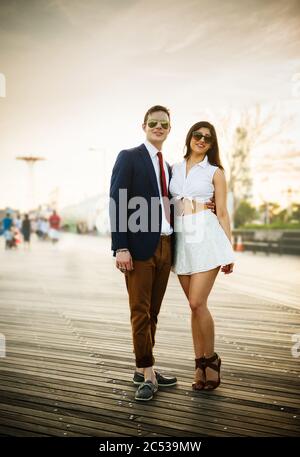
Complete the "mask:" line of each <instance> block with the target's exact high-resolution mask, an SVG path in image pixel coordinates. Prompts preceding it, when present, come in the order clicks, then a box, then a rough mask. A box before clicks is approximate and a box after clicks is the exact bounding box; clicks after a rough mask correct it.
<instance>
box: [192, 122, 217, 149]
mask: <svg viewBox="0 0 300 457" xmlns="http://www.w3.org/2000/svg"><path fill="white" fill-rule="evenodd" d="M212 139H213V138H212V136H211V133H210V130H209V129H208V128H207V127H200V129H198V130H194V132H193V134H192V138H191V142H190V148H191V152H192V154H196V155H200V154H201V155H203V154H204V155H205V154H206V153H207V151H208V150H209V149H210V147H211V143H212Z"/></svg>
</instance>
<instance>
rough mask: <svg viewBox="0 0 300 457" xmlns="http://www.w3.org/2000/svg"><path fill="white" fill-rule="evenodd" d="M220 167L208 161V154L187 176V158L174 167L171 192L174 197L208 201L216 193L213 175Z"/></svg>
mask: <svg viewBox="0 0 300 457" xmlns="http://www.w3.org/2000/svg"><path fill="white" fill-rule="evenodd" d="M217 169H218V167H216V166H215V165H211V164H210V163H209V162H208V159H207V156H205V158H204V159H203V160H202V162H199V163H197V164H196V165H194V166H193V167H192V168H191V169H190V171H189V173H188V175H187V176H186V160H183V161H182V162H180V163H176V164H175V165H174V166H173V168H172V179H171V182H170V192H171V195H172V197H175V198H178V199H181V198H186V199H188V200H196V201H198V202H203V203H205V202H208V201H209V200H210V199H211V198H212V196H213V194H214V190H215V188H214V185H213V176H214V173H215V172H216V170H217Z"/></svg>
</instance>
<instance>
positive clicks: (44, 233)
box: [41, 217, 49, 240]
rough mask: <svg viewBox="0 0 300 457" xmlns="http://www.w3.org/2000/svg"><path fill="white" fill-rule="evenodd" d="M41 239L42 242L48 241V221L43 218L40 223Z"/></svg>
mask: <svg viewBox="0 0 300 457" xmlns="http://www.w3.org/2000/svg"><path fill="white" fill-rule="evenodd" d="M41 234H42V235H41V238H42V240H47V239H48V235H49V222H48V220H47V219H46V217H44V218H43V219H42V222H41Z"/></svg>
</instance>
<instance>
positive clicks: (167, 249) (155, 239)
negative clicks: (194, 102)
mask: <svg viewBox="0 0 300 457" xmlns="http://www.w3.org/2000/svg"><path fill="white" fill-rule="evenodd" d="M142 127H143V130H144V132H145V134H146V140H145V142H144V143H143V144H141V145H140V146H138V147H136V148H132V149H127V150H123V151H121V152H120V153H119V155H118V157H117V160H116V163H115V165H114V168H113V171H112V178H111V188H110V219H111V236H112V250H113V251H114V255H115V256H116V267H117V268H118V269H119V270H120V271H121V272H123V273H124V274H125V280H126V286H127V291H128V295H129V306H130V319H131V326H132V336H133V346H134V353H135V359H136V370H135V373H134V376H133V382H134V384H136V385H139V387H138V389H137V391H136V393H135V399H136V400H141V401H147V400H151V399H152V398H153V395H154V394H155V393H156V392H157V390H158V386H159V387H161V386H164V387H167V386H173V385H175V384H176V383H177V379H176V378H175V377H165V376H162V375H161V374H160V373H158V372H157V371H154V368H153V365H154V361H155V360H154V357H153V347H154V344H155V333H156V326H157V318H158V314H159V311H160V307H161V303H162V300H163V296H164V293H165V290H166V286H167V282H168V278H169V274H170V269H171V263H172V238H173V237H172V233H173V229H172V225H171V212H170V202H169V198H168V186H169V181H170V178H171V168H170V167H169V165H168V164H167V163H166V162H165V161H164V159H163V157H162V153H161V150H162V146H163V143H164V141H165V140H166V139H167V137H168V134H169V132H170V129H171V126H170V114H169V111H168V109H167V108H165V107H164V106H160V105H156V106H153V107H152V108H150V109H149V110H148V111H147V113H146V114H145V117H144V122H143V126H142ZM137 206H138V207H139V208H138V209H136V207H137Z"/></svg>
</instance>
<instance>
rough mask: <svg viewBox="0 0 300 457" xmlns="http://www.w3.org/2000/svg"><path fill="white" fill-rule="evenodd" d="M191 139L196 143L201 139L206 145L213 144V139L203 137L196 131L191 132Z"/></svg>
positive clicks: (208, 136)
mask: <svg viewBox="0 0 300 457" xmlns="http://www.w3.org/2000/svg"><path fill="white" fill-rule="evenodd" d="M192 137H193V138H195V140H197V141H199V140H201V139H202V138H203V140H204V141H205V143H206V144H211V143H212V142H213V137H212V136H211V135H203V133H201V132H198V131H195V132H193V133H192Z"/></svg>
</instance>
